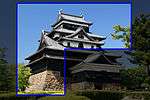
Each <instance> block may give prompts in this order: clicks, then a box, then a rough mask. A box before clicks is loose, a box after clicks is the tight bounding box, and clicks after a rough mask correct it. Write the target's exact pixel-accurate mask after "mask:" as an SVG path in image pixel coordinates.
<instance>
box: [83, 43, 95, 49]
mask: <svg viewBox="0 0 150 100" xmlns="http://www.w3.org/2000/svg"><path fill="white" fill-rule="evenodd" d="M83 45H84V48H91V46H92V45H93V44H88V43H84V44H83ZM93 46H94V47H93V48H96V45H93Z"/></svg>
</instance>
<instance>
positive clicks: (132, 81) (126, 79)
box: [121, 66, 150, 89]
mask: <svg viewBox="0 0 150 100" xmlns="http://www.w3.org/2000/svg"><path fill="white" fill-rule="evenodd" d="M121 79H122V81H121V84H122V85H123V86H126V87H127V89H142V88H143V87H144V85H148V86H150V83H149V82H150V78H149V77H148V76H147V74H146V72H145V69H144V67H141V66H140V67H134V68H129V69H126V70H122V71H121Z"/></svg>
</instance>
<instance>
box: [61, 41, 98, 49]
mask: <svg viewBox="0 0 150 100" xmlns="http://www.w3.org/2000/svg"><path fill="white" fill-rule="evenodd" d="M68 42H70V47H78V44H79V42H74V41H63V45H64V46H67V43H68ZM83 46H84V48H91V46H92V44H89V43H83ZM93 46H94V48H96V45H93Z"/></svg>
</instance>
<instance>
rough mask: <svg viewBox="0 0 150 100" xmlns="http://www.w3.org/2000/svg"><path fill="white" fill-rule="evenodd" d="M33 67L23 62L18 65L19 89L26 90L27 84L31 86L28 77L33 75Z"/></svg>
mask: <svg viewBox="0 0 150 100" xmlns="http://www.w3.org/2000/svg"><path fill="white" fill-rule="evenodd" d="M30 71H31V69H30V68H29V67H25V66H24V65H23V64H19V65H18V83H19V84H18V85H19V90H21V91H24V90H25V88H26V87H27V86H29V83H28V79H29V77H30V75H31V73H30Z"/></svg>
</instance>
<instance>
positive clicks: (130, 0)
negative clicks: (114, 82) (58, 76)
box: [16, 0, 132, 96]
mask: <svg viewBox="0 0 150 100" xmlns="http://www.w3.org/2000/svg"><path fill="white" fill-rule="evenodd" d="M18 4H130V8H131V9H130V10H131V11H130V13H131V16H130V17H131V18H130V21H131V22H130V25H131V26H130V32H131V33H130V43H131V44H130V48H96V49H89V48H84V49H83V48H65V49H64V94H18ZM68 49H71V50H132V0H129V2H16V96H65V95H66V50H68Z"/></svg>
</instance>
